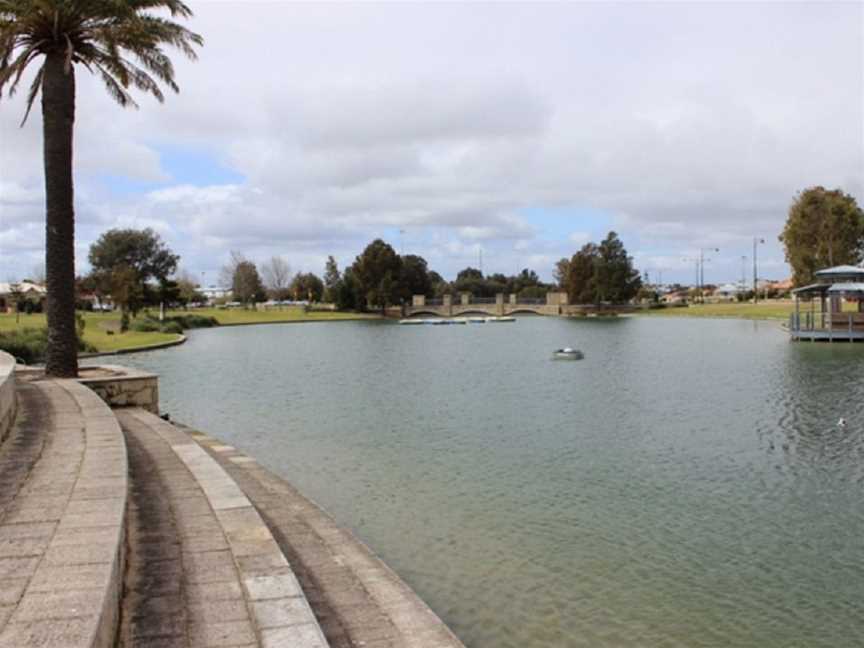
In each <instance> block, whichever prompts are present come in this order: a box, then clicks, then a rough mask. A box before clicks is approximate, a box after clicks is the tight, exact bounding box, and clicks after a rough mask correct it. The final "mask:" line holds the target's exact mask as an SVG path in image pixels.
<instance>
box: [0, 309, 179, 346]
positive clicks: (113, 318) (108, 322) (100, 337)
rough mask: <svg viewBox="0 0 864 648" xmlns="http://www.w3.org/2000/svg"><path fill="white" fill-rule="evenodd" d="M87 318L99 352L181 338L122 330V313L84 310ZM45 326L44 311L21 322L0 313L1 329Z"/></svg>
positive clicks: (92, 341) (87, 338) (86, 331)
mask: <svg viewBox="0 0 864 648" xmlns="http://www.w3.org/2000/svg"><path fill="white" fill-rule="evenodd" d="M84 320H85V321H86V322H87V325H86V326H85V327H84V340H85V341H86V342H89V343H90V344H92V345H93V346H94V347H96V348H97V349H98V350H99V351H117V350H118V349H128V348H132V347H140V346H147V345H149V344H159V343H162V342H172V341H174V340H176V339H178V338H179V337H180V336H178V335H176V334H174V333H151V332H147V333H143V332H138V331H127V332H126V333H120V315H119V313H84ZM44 327H45V315H44V314H41V313H34V314H33V315H25V314H24V313H21V315H20V316H19V322H18V323H17V324H16V323H15V315H14V314H13V313H0V331H14V330H15V329H18V328H44ZM108 331H114V334H113V335H109V334H108Z"/></svg>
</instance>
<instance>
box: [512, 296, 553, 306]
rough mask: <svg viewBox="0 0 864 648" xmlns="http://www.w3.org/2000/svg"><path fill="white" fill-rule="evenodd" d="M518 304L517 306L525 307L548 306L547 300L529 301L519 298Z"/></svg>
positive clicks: (517, 299)
mask: <svg viewBox="0 0 864 648" xmlns="http://www.w3.org/2000/svg"><path fill="white" fill-rule="evenodd" d="M516 303H517V304H524V305H526V306H539V305H544V306H545V305H546V300H545V299H528V298H519V297H517V298H516Z"/></svg>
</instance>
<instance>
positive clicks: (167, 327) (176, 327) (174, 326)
mask: <svg viewBox="0 0 864 648" xmlns="http://www.w3.org/2000/svg"><path fill="white" fill-rule="evenodd" d="M159 330H160V331H162V332H163V333H178V334H179V333H182V332H183V327H182V326H180V323H179V322H175V321H173V320H169V321H166V322H163V323H162V326H161V327H160V329H159Z"/></svg>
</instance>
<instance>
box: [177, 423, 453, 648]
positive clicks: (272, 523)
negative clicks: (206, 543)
mask: <svg viewBox="0 0 864 648" xmlns="http://www.w3.org/2000/svg"><path fill="white" fill-rule="evenodd" d="M180 427H182V426H180ZM183 429H184V430H186V432H188V433H189V434H190V435H191V436H192V438H194V439H195V440H196V441H197V442H198V443H199V444H200V445H201V447H203V448H204V449H206V450H207V452H208V453H209V454H210V456H211V457H213V458H214V459H215V460H216V461H218V462H219V464H220V465H221V466H222V467H223V468H224V469H225V470H226V471H227V472H228V474H229V475H231V477H233V478H234V480H235V481H236V482H237V484H238V485H239V486H240V487H241V488H242V489H243V491H244V492H245V493H246V495H247V497H249V499H250V500H251V501H252V503H253V504H254V505H255V507H256V508H257V509H258V511H259V512H260V514H261V516H262V517H263V518H264V520H265V522H266V523H267V525H268V526H269V527H270V529H271V530H272V532H273V535H274V537H275V538H276V540H277V541H278V543H279V546H280V547H281V548H282V550H283V552H284V553H285V555H286V556H287V557H288V559H289V560H290V561H291V564H292V565H293V567H294V570H295V572H296V574H297V578H298V580H299V581H300V584H301V586H302V587H303V590H304V591H305V592H306V594H307V597H308V598H309V602H310V603H311V605H312V609H313V611H314V612H315V614H316V616H317V617H318V619H319V622H320V624H321V627H322V629H323V630H324V633H325V635H326V637H327V640H328V641H329V642H330V645H331V646H332V647H333V648H353V647H354V646H366V647H368V648H385V647H386V648H464V645H463V644H462V642H461V641H460V640H459V638H458V637H456V635H454V634H453V632H452V631H451V630H450V629H449V628H448V627H447V626H446V625H445V624H444V622H443V621H442V620H441V619H440V618H439V617H438V616H437V615H436V614H435V613H434V612H433V611H432V610H431V609H430V608H429V607H428V606H427V605H426V603H424V602H423V601H422V600H421V599H420V598H419V597H418V596H417V595H416V594H415V593H414V591H413V590H412V589H411V588H410V587H409V586H408V585H407V584H406V583H404V582H403V581H402V580H401V579H400V578H399V576H398V575H397V574H396V573H395V572H393V571H392V570H391V569H390V568H389V567H388V566H387V565H386V564H385V563H384V562H383V561H382V560H380V559H379V558H378V557H377V556H376V555H375V554H374V553H373V552H372V551H371V550H370V549H369V548H368V547H367V546H366V545H365V544H363V543H362V542H360V541H359V540H358V539H357V538H356V537H354V535H353V534H352V533H351V532H350V531H347V530H345V529H342V528H340V527H339V525H338V524H336V522H335V521H334V520H333V519H332V518H331V517H330V516H329V515H328V514H327V513H326V512H324V511H323V510H322V509H321V508H320V507H318V506H317V505H316V504H315V503H314V502H312V501H310V500H308V499H307V498H306V497H304V496H303V495H302V494H301V493H300V492H299V491H297V490H296V489H295V488H294V487H293V486H291V485H290V484H289V483H288V482H286V481H285V480H283V479H281V478H280V477H278V476H276V475H275V474H273V473H272V472H270V471H269V470H267V469H266V468H264V467H263V466H261V465H260V464H259V463H258V462H257V461H255V460H254V459H252V458H251V457H247V456H245V455H244V454H243V453H241V452H239V451H237V450H236V449H235V448H233V447H232V446H229V445H225V444H223V443H222V442H220V441H218V440H216V439H213V438H211V437H209V436H207V435H206V434H203V433H201V432H197V431H195V430H192V429H191V428H185V427H184V428H183Z"/></svg>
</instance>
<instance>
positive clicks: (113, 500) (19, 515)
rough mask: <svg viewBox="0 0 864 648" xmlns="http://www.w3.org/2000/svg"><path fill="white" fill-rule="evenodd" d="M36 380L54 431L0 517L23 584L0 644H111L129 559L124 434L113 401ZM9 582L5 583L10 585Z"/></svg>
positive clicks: (89, 647)
mask: <svg viewBox="0 0 864 648" xmlns="http://www.w3.org/2000/svg"><path fill="white" fill-rule="evenodd" d="M39 388H40V390H42V391H43V392H44V393H45V394H46V396H47V401H48V402H46V408H49V409H50V423H49V425H50V426H51V430H52V431H51V435H52V437H51V441H50V449H48V450H46V451H45V452H44V453H43V456H42V458H41V459H40V461H39V463H37V465H36V470H35V471H34V474H33V476H31V479H30V482H29V485H28V487H27V488H26V489H25V490H23V491H22V493H21V494H19V496H18V498H16V500H15V509H14V510H13V512H12V513H11V514H10V515H8V516H7V518H6V519H4V520H3V523H4V525H5V526H4V527H2V529H3V531H4V532H5V533H7V534H8V533H14V534H15V535H14V536H12V540H11V541H9V542H7V544H6V545H4V546H5V549H6V550H7V551H6V553H4V558H5V559H6V561H8V560H11V561H13V562H14V563H15V564H16V565H18V567H17V568H16V571H15V576H16V579H15V581H14V582H15V583H16V585H17V586H18V588H19V589H18V591H19V592H21V593H20V594H19V595H18V596H14V597H13V599H14V602H13V605H12V607H11V608H10V609H8V616H7V620H6V622H5V625H4V626H3V628H2V632H0V648H30V647H33V648H36V647H40V648H41V647H48V646H63V648H79V647H80V648H109V647H111V646H113V645H114V638H115V636H116V632H117V624H118V620H119V619H118V617H119V605H120V596H121V593H122V592H121V590H122V582H123V567H124V558H125V517H126V493H127V472H128V463H127V457H126V444H125V440H124V438H123V434H122V432H121V430H120V426H119V424H118V422H117V420H116V418H115V417H114V415H113V413H112V412H111V410H110V409H109V408H108V407H107V406H106V405H105V404H104V403H103V402H102V401H101V400H100V399H99V398H98V397H97V396H96V395H95V394H94V393H93V392H91V391H90V390H89V389H87V388H86V387H84V386H82V385H80V384H78V383H77V382H76V381H74V380H46V381H40V383H39ZM37 534H38V535H37ZM15 538H19V539H17V540H16V539H15ZM4 562H5V561H4ZM8 583H9V581H6V583H4V584H3V585H2V587H0V590H2V591H3V592H5V593H6V594H9V593H10V592H9V591H7V589H8V588H7V584H8Z"/></svg>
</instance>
